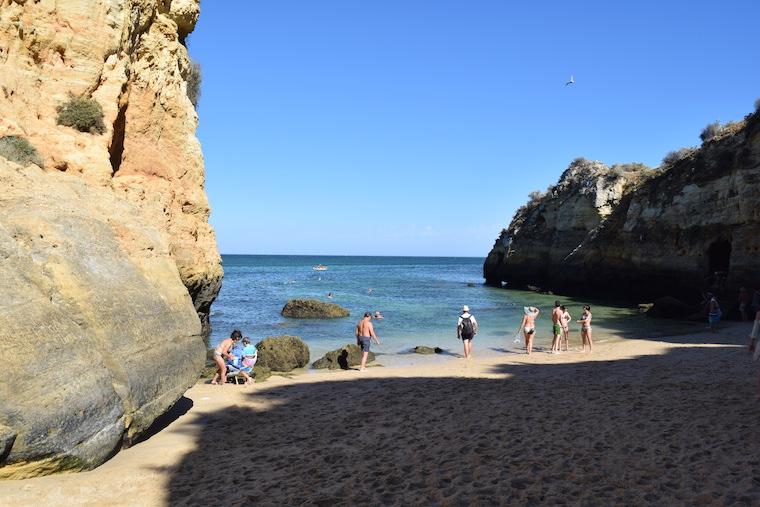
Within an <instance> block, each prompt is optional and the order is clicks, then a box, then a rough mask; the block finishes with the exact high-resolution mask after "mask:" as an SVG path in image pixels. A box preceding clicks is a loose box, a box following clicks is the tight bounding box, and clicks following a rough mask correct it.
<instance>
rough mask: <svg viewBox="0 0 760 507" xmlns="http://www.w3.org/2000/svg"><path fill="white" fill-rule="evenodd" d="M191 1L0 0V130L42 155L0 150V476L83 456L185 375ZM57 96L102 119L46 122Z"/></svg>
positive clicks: (145, 419) (189, 300)
mask: <svg viewBox="0 0 760 507" xmlns="http://www.w3.org/2000/svg"><path fill="white" fill-rule="evenodd" d="M198 14H199V6H198V1H197V0H58V1H56V2H49V1H45V0H0V139H2V138H6V139H8V138H9V137H8V136H15V138H22V139H25V140H26V141H28V142H30V143H31V144H32V145H33V146H34V147H35V148H36V149H37V151H38V152H39V155H40V158H41V162H42V166H43V167H44V169H43V168H40V167H37V166H36V165H29V164H16V163H12V162H10V161H7V160H6V158H8V157H7V156H5V155H3V156H0V189H2V192H0V478H2V477H6V478H7V477H25V476H30V475H37V474H44V473H51V472H54V471H61V470H82V469H87V468H92V467H94V466H97V465H98V464H100V463H102V462H103V461H104V460H105V459H107V458H108V457H109V456H110V455H112V453H113V452H115V451H117V450H118V449H119V447H120V446H121V445H122V444H123V443H124V442H125V441H126V442H129V441H130V440H131V439H132V438H133V437H135V436H136V435H138V434H139V433H140V432H141V431H143V430H144V429H146V428H147V427H148V426H149V425H150V424H151V422H152V421H153V420H154V419H155V418H156V417H157V416H158V415H160V414H161V413H163V412H164V411H165V410H166V409H167V408H168V407H170V406H171V405H172V404H173V403H174V402H175V401H176V400H177V399H178V398H179V397H180V396H181V395H182V393H183V392H184V391H185V390H186V389H187V388H188V387H189V386H190V385H192V384H193V383H194V382H195V381H196V379H197V377H198V372H199V371H200V369H201V367H202V365H203V362H204V358H205V353H204V350H205V347H204V343H203V339H202V335H203V328H202V323H206V322H207V317H208V311H209V307H210V305H211V303H212V302H213V300H214V298H215V297H216V294H217V292H218V290H219V287H220V282H221V277H222V270H221V262H220V258H219V254H218V251H217V248H216V244H215V239H214V234H213V231H212V230H211V228H210V226H209V225H208V216H209V206H208V202H207V198H206V195H205V192H204V188H203V185H204V168H203V159H202V154H201V150H200V146H199V143H198V140H197V139H196V137H195V129H196V126H197V116H196V113H195V109H194V106H193V104H192V103H191V101H190V100H189V98H188V94H187V86H188V84H187V80H188V78H190V77H191V73H192V65H191V63H190V61H189V59H188V55H187V50H186V48H185V46H184V39H185V37H186V36H187V35H188V33H190V31H192V29H193V27H194V24H195V21H196V20H197V17H198ZM72 96H74V97H87V98H92V99H95V100H96V101H97V102H98V103H99V104H100V106H101V107H102V110H103V116H104V118H103V120H104V124H105V132H103V133H102V134H99V133H97V132H80V131H79V130H76V129H74V128H71V127H67V126H63V125H59V124H58V123H59V122H58V121H57V112H58V108H59V106H61V105H62V104H63V103H65V102H66V101H67V100H68V99H69V98H70V97H72ZM0 155H2V154H0ZM6 155H7V154H6ZM199 316H200V320H199V318H198V317H199Z"/></svg>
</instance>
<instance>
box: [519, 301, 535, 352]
mask: <svg viewBox="0 0 760 507" xmlns="http://www.w3.org/2000/svg"><path fill="white" fill-rule="evenodd" d="M524 310H525V315H523V320H522V323H521V324H520V328H521V329H522V332H523V336H525V351H526V352H527V353H528V354H530V353H531V352H533V339H534V338H535V337H536V317H538V314H539V313H540V312H539V310H538V308H536V307H535V306H525V307H524Z"/></svg>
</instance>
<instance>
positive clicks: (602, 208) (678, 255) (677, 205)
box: [483, 113, 760, 299]
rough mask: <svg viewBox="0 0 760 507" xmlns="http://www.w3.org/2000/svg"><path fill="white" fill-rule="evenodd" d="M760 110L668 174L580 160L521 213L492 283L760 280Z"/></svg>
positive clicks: (630, 287) (619, 289) (632, 289)
mask: <svg viewBox="0 0 760 507" xmlns="http://www.w3.org/2000/svg"><path fill="white" fill-rule="evenodd" d="M759 198H760V114H757V113H756V114H754V115H750V116H748V117H747V118H746V119H745V120H744V121H742V122H739V123H737V124H734V125H732V126H731V127H729V128H726V129H724V130H723V131H722V132H721V133H720V135H718V136H716V137H715V138H713V139H711V140H710V141H707V142H705V143H704V144H703V145H702V146H701V147H700V148H699V149H696V150H687V151H685V152H684V153H682V154H681V157H679V158H677V159H675V160H672V161H671V162H670V163H669V164H664V165H663V166H662V167H661V168H659V169H658V170H649V169H646V168H643V167H631V166H628V167H626V166H615V167H612V168H608V167H606V166H604V165H603V164H600V163H598V162H588V161H576V162H574V163H573V164H571V166H570V168H569V169H568V170H567V171H565V173H564V174H563V175H562V177H561V178H560V182H559V183H558V185H557V186H556V187H555V188H554V189H553V190H552V191H551V192H549V193H548V194H547V195H545V196H542V197H540V198H538V199H535V200H533V201H532V202H530V203H529V204H527V205H526V206H524V207H522V208H521V209H520V210H518V212H517V213H516V214H515V217H514V218H513V220H512V223H511V224H510V226H509V228H508V229H506V230H504V231H502V233H501V235H500V236H499V238H498V239H497V240H496V243H495V244H494V247H493V249H492V250H491V252H490V253H489V255H488V258H487V259H486V262H485V264H484V267H483V271H484V276H485V278H486V281H487V283H490V284H501V283H503V282H506V283H507V284H508V285H509V286H514V287H519V286H524V285H527V284H531V285H536V286H540V287H542V288H546V289H551V290H555V291H560V292H564V293H571V294H583V293H593V294H597V295H599V294H608V295H614V296H618V297H623V298H625V297H640V296H648V297H658V296H663V295H677V296H681V297H683V298H684V299H694V298H697V297H698V296H699V291H700V290H704V289H707V288H713V289H716V290H719V291H723V292H725V293H726V294H731V295H732V296H734V295H735V292H734V291H735V290H736V289H737V288H738V287H739V286H742V285H746V286H755V287H757V286H760V270H759V269H758V262H757V261H758V253H759V252H760V239H758V238H760V207H759V206H757V203H758V199H759Z"/></svg>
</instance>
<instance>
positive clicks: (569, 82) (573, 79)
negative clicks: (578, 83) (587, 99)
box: [565, 76, 575, 86]
mask: <svg viewBox="0 0 760 507" xmlns="http://www.w3.org/2000/svg"><path fill="white" fill-rule="evenodd" d="M571 84H575V78H574V77H573V76H570V81H568V82H567V83H565V86H568V85H571Z"/></svg>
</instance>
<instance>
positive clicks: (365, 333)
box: [356, 312, 380, 371]
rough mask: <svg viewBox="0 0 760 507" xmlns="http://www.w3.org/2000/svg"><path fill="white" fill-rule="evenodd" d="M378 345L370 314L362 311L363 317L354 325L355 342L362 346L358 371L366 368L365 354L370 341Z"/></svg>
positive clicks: (378, 339) (367, 353) (367, 352)
mask: <svg viewBox="0 0 760 507" xmlns="http://www.w3.org/2000/svg"><path fill="white" fill-rule="evenodd" d="M373 341H374V342H375V343H377V344H378V345H380V338H378V337H377V335H376V334H375V328H374V326H373V325H372V314H371V313H369V312H364V317H363V318H362V320H360V321H359V323H358V324H357V325H356V344H357V345H359V346H360V347H361V348H362V363H361V366H360V367H359V371H364V370H366V369H367V356H369V348H370V345H372V342H373Z"/></svg>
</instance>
